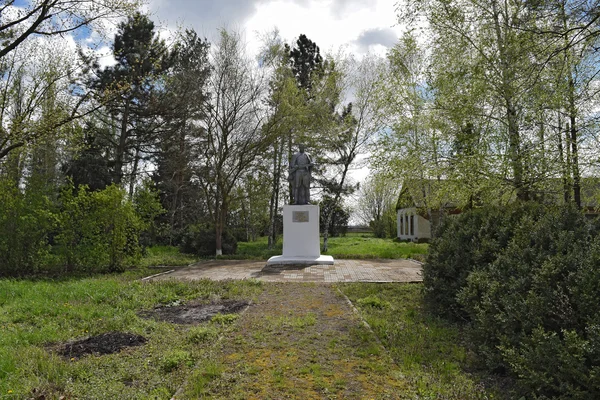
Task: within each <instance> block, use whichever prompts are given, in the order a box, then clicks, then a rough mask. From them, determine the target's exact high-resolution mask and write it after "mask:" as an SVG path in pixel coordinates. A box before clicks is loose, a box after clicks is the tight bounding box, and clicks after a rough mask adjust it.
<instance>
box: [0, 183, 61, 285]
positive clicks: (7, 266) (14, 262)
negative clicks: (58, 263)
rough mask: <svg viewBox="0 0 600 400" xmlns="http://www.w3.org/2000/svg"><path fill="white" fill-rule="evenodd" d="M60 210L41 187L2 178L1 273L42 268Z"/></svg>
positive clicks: (0, 222)
mask: <svg viewBox="0 0 600 400" xmlns="http://www.w3.org/2000/svg"><path fill="white" fill-rule="evenodd" d="M56 218H57V215H56V210H55V208H54V206H53V204H52V202H51V201H50V199H49V198H48V197H47V196H46V195H45V194H44V193H42V192H41V191H34V190H26V191H24V192H23V191H21V190H20V189H19V188H18V187H17V185H16V184H14V183H12V182H7V181H0V275H12V276H15V275H27V274H32V273H36V272H38V271H40V270H41V269H43V268H44V264H45V262H46V261H47V259H48V256H49V251H50V245H49V240H50V234H51V232H52V230H53V228H54V227H55V225H56V222H57V221H56Z"/></svg>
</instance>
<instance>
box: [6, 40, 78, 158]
mask: <svg viewBox="0 0 600 400" xmlns="http://www.w3.org/2000/svg"><path fill="white" fill-rule="evenodd" d="M61 46H62V43H61V42H59V41H57V40H52V41H46V42H42V41H38V42H28V43H26V44H24V45H22V46H21V47H20V48H19V50H18V51H14V52H13V53H12V54H11V55H10V56H8V57H5V58H0V73H2V75H3V79H2V80H1V81H0V161H3V160H4V159H5V158H6V157H7V156H8V155H9V154H10V153H11V152H15V151H17V152H18V151H19V150H21V149H22V148H24V147H27V146H28V145H30V144H34V143H36V142H38V141H40V140H44V138H46V137H50V138H52V139H54V140H56V139H58V137H53V135H54V134H55V133H56V132H58V131H60V128H61V127H62V126H64V125H67V124H69V123H70V122H71V121H73V120H74V119H76V118H78V117H81V116H82V115H85V113H87V111H84V112H81V106H82V104H84V102H85V101H86V96H85V91H84V93H82V88H81V86H79V85H76V84H75V83H76V80H77V75H78V74H77V72H78V68H79V65H78V64H77V62H76V61H75V60H74V54H70V52H69V51H68V49H64V48H62V47H61ZM50 94H52V97H53V99H54V100H53V104H52V108H53V112H52V113H50V114H47V115H45V117H44V118H40V111H41V110H42V109H43V108H44V107H45V104H46V107H47V106H48V105H47V99H48V96H49V95H50ZM15 157H16V158H19V155H18V154H17V155H16V156H15ZM13 161H14V159H13Z"/></svg>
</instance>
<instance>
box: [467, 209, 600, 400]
mask: <svg viewBox="0 0 600 400" xmlns="http://www.w3.org/2000/svg"><path fill="white" fill-rule="evenodd" d="M599 265H600V236H599V235H598V232H597V229H596V228H595V227H593V226H592V225H591V224H590V223H589V222H588V221H586V219H585V217H584V216H583V215H582V214H581V213H580V212H579V211H577V210H575V209H571V208H564V209H560V210H553V211H548V212H547V213H546V214H545V215H543V216H542V217H541V218H534V217H531V216H525V217H523V218H522V219H521V221H520V223H519V224H518V226H516V227H515V232H514V237H513V238H512V240H511V241H510V243H509V244H508V245H507V246H506V248H505V249H504V250H503V251H502V252H501V253H500V254H498V256H497V258H496V259H495V260H494V261H493V262H492V263H489V264H487V265H486V266H483V267H482V268H479V269H478V270H475V271H473V272H472V273H471V274H470V275H469V276H468V278H467V281H466V285H465V286H464V287H463V288H462V289H461V290H460V293H459V294H458V301H459V303H460V305H462V306H463V307H464V310H465V311H466V312H467V313H468V315H469V317H470V319H471V321H472V324H471V325H472V337H473V342H474V343H475V344H476V346H477V348H478V350H479V354H481V355H482V356H483V357H484V359H485V361H486V362H487V364H488V366H489V367H490V368H493V369H498V368H502V369H506V370H508V371H510V372H511V373H513V374H514V375H515V376H517V377H519V378H520V380H521V382H522V383H523V385H524V386H525V387H526V388H527V389H528V390H529V391H530V392H531V393H533V394H534V396H536V397H537V398H553V399H567V398H568V399H582V400H583V399H592V398H600V307H599V306H600V301H599V299H598V293H599V290H600V268H598V266H599Z"/></svg>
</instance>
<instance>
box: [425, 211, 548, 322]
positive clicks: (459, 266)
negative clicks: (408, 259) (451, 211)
mask: <svg viewBox="0 0 600 400" xmlns="http://www.w3.org/2000/svg"><path fill="white" fill-rule="evenodd" d="M542 213H543V207H542V206H540V205H536V204H524V205H519V204H515V205H511V206H508V207H486V208H482V209H475V210H470V211H467V212H465V213H463V214H460V215H457V216H449V217H447V218H446V219H445V220H444V222H443V223H442V224H441V225H440V227H439V229H438V231H437V233H436V235H435V238H434V239H433V240H432V241H431V244H430V246H429V253H428V255H427V258H426V260H425V264H424V266H423V283H424V288H425V298H426V300H427V302H428V303H429V304H430V306H431V309H432V310H434V311H435V312H436V313H438V314H441V315H445V316H448V317H451V318H456V319H462V318H465V317H466V313H465V312H464V310H463V309H462V306H461V305H460V304H459V303H458V302H457V299H456V296H457V294H458V292H459V291H460V290H461V289H462V288H463V287H464V286H465V285H466V280H467V277H468V276H469V274H470V273H471V272H472V271H474V270H478V269H481V268H484V267H485V266H486V265H487V264H489V263H491V262H493V261H494V260H495V259H496V256H497V255H498V254H499V253H500V252H501V251H502V250H503V249H504V248H505V247H506V245H507V244H508V242H509V241H510V240H511V238H512V236H513V232H514V230H515V227H516V226H518V224H519V222H520V220H521V218H523V216H526V215H528V216H530V217H531V218H534V219H535V218H538V217H539V215H541V214H542Z"/></svg>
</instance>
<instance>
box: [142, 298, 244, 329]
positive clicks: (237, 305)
mask: <svg viewBox="0 0 600 400" xmlns="http://www.w3.org/2000/svg"><path fill="white" fill-rule="evenodd" d="M248 304H249V302H247V301H239V300H226V301H222V302H218V303H216V302H213V303H209V304H200V303H193V302H192V303H188V304H185V305H179V306H162V307H156V308H155V309H153V310H150V311H142V312H141V313H140V316H141V317H143V318H154V319H158V320H160V321H167V322H171V323H174V324H197V323H200V322H204V321H208V320H210V319H211V318H212V317H214V316H215V315H217V314H232V313H238V312H240V311H242V310H243V309H244V308H245V307H246V306H248Z"/></svg>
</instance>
